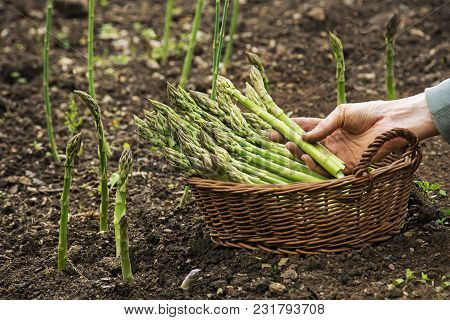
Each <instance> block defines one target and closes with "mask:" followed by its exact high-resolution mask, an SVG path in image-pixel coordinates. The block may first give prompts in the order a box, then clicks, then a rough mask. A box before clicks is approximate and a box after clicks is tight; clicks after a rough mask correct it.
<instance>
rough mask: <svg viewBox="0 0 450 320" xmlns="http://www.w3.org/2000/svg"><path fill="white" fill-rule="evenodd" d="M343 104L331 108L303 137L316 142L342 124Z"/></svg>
mask: <svg viewBox="0 0 450 320" xmlns="http://www.w3.org/2000/svg"><path fill="white" fill-rule="evenodd" d="M344 107H345V105H340V106H338V107H337V108H336V109H334V110H333V112H331V113H330V114H329V115H328V116H327V117H326V118H325V119H323V120H322V121H321V122H319V123H318V124H317V126H316V127H315V128H314V129H313V130H311V131H309V132H307V133H305V134H304V135H303V139H304V140H305V141H308V142H318V141H320V140H323V139H325V138H326V137H328V136H329V135H330V134H332V133H333V132H334V131H336V130H337V129H338V128H339V127H341V126H342V125H341V124H342V120H341V119H343V114H344Z"/></svg>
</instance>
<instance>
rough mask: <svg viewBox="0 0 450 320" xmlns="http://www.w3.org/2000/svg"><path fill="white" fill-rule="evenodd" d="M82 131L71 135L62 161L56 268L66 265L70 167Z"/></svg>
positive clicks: (79, 142)
mask: <svg viewBox="0 0 450 320" xmlns="http://www.w3.org/2000/svg"><path fill="white" fill-rule="evenodd" d="M82 136H83V132H80V133H78V134H76V135H74V136H73V138H72V139H70V140H69V142H68V143H67V148H66V160H65V162H64V186H63V192H62V195H61V217H60V220H59V241H58V270H63V269H65V268H66V266H67V224H68V221H69V196H70V185H71V183H72V168H73V162H74V159H75V156H76V155H77V154H78V152H79V151H80V146H81V140H82Z"/></svg>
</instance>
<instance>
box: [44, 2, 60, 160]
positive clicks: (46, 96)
mask: <svg viewBox="0 0 450 320" xmlns="http://www.w3.org/2000/svg"><path fill="white" fill-rule="evenodd" d="M52 12H53V0H47V17H46V21H45V37H44V57H43V60H44V62H43V66H44V70H43V73H42V74H43V80H44V103H45V120H46V121H47V135H48V142H49V145H50V153H51V154H52V157H53V159H54V160H55V161H56V162H59V155H58V150H57V147H56V142H55V134H54V133H53V119H52V118H53V116H52V106H51V103H50V88H49V85H48V74H49V51H50V36H51V25H52Z"/></svg>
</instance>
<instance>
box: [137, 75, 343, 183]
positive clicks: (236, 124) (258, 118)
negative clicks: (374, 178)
mask: <svg viewBox="0 0 450 320" xmlns="http://www.w3.org/2000/svg"><path fill="white" fill-rule="evenodd" d="M250 78H251V84H247V90H246V95H245V96H244V95H243V94H242V93H240V92H239V90H237V89H236V88H235V87H234V85H233V84H232V83H231V81H230V80H228V79H226V78H224V77H220V76H219V77H218V82H217V99H216V100H213V99H211V98H210V97H209V95H207V94H205V93H201V92H197V91H190V92H187V91H186V90H184V89H183V88H182V87H180V86H178V87H175V86H173V85H171V84H168V85H167V94H168V98H169V101H170V102H171V106H168V105H165V104H163V103H161V102H158V101H155V100H149V101H150V104H151V105H152V106H153V107H154V110H152V111H145V118H143V119H141V118H139V117H137V116H135V117H134V120H135V126H136V131H137V133H138V134H139V136H141V137H142V138H144V139H145V140H147V141H148V142H150V144H152V145H153V146H156V147H158V148H160V149H161V150H162V151H163V153H164V155H165V158H166V159H167V161H168V162H169V164H170V165H171V166H172V167H174V168H175V169H177V170H179V171H181V172H182V173H183V174H184V175H186V176H200V177H202V178H205V179H216V180H223V181H231V182H238V183H248V184H288V183H294V182H318V181H323V180H326V179H327V178H325V177H323V176H321V175H319V174H318V173H316V172H314V171H311V170H310V169H309V168H308V167H307V166H305V164H303V163H302V162H301V161H300V160H298V159H295V158H294V157H293V156H292V154H291V153H290V152H289V151H288V150H287V149H286V148H285V147H284V146H283V145H281V144H278V143H275V142H272V141H270V140H268V139H267V138H266V135H265V133H266V131H267V130H270V129H275V130H278V131H279V132H280V133H281V134H282V135H283V136H285V137H286V138H287V139H288V140H290V141H293V142H295V143H296V144H297V145H298V146H299V147H300V148H302V150H303V151H305V152H306V153H308V154H310V155H311V156H312V157H313V158H314V159H315V160H316V161H317V162H318V163H319V164H320V165H322V166H323V167H324V168H325V169H326V170H327V171H328V172H330V174H332V175H333V176H335V177H341V176H343V174H342V169H343V168H344V164H343V162H342V161H341V160H339V159H338V158H337V157H336V156H335V155H333V154H332V153H331V152H330V151H328V150H327V149H326V148H325V147H323V146H322V145H320V144H310V143H307V142H305V141H303V140H302V138H301V134H302V133H303V132H304V131H303V130H302V129H301V128H300V127H299V126H298V125H297V124H295V123H294V122H292V120H291V119H289V117H288V116H287V115H286V114H285V113H284V112H283V110H282V109H281V108H279V107H278V106H277V105H276V104H275V102H274V101H273V99H272V98H271V97H270V95H269V93H268V92H267V90H266V88H265V86H264V80H263V78H262V76H261V73H260V72H259V71H258V69H256V68H255V67H253V68H252V71H251V77H250ZM235 101H237V102H239V103H240V104H242V105H243V106H245V107H246V108H247V109H249V110H250V111H251V112H252V113H242V112H241V110H240V109H239V107H238V106H237V105H236V104H235Z"/></svg>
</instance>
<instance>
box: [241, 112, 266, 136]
mask: <svg viewBox="0 0 450 320" xmlns="http://www.w3.org/2000/svg"><path fill="white" fill-rule="evenodd" d="M242 115H243V116H244V118H245V120H246V121H247V123H248V124H249V125H250V126H251V127H252V128H253V130H255V131H259V132H261V133H264V131H266V130H270V129H272V127H271V126H270V125H269V124H267V122H265V121H263V120H262V119H261V118H259V117H258V116H257V115H255V114H254V113H251V112H244V113H243V114H242Z"/></svg>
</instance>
